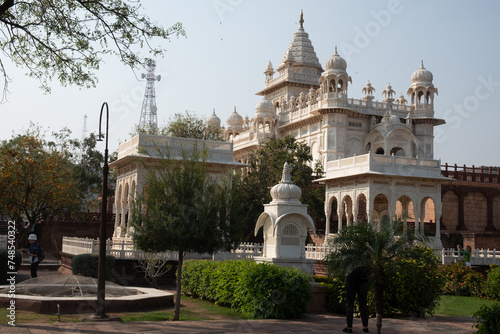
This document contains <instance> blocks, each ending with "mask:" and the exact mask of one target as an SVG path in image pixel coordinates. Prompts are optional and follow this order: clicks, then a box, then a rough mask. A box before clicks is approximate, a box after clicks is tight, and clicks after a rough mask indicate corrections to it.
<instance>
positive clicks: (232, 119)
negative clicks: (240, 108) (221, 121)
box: [226, 107, 243, 130]
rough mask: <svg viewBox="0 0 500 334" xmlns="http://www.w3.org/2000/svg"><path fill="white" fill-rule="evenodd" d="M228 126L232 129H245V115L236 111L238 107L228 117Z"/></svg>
mask: <svg viewBox="0 0 500 334" xmlns="http://www.w3.org/2000/svg"><path fill="white" fill-rule="evenodd" d="M226 127H227V128H228V129H231V130H241V129H243V117H241V115H240V114H238V113H237V112H236V107H234V111H233V113H232V114H231V115H229V117H228V118H227V120H226Z"/></svg>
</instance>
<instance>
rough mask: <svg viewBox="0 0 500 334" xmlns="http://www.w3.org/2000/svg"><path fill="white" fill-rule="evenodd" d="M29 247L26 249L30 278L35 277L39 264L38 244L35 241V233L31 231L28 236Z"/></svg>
mask: <svg viewBox="0 0 500 334" xmlns="http://www.w3.org/2000/svg"><path fill="white" fill-rule="evenodd" d="M28 241H29V243H30V248H29V250H28V255H29V260H30V265H31V278H35V277H37V270H38V265H39V264H40V261H39V259H40V258H39V256H40V244H39V243H38V241H37V237H36V234H34V233H32V234H30V235H29V236H28Z"/></svg>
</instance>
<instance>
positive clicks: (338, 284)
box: [314, 276, 357, 314]
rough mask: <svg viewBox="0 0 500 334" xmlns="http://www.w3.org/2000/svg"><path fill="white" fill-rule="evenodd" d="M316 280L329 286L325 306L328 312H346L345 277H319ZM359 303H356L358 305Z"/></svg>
mask: <svg viewBox="0 0 500 334" xmlns="http://www.w3.org/2000/svg"><path fill="white" fill-rule="evenodd" d="M314 280H315V281H316V282H317V283H318V284H319V285H322V286H326V287H327V288H328V292H327V293H326V305H325V308H326V310H327V311H328V312H332V313H338V314H345V282H344V278H343V277H338V276H336V277H328V278H324V277H321V278H320V277H318V276H315V277H314ZM356 305H357V303H355V307H356Z"/></svg>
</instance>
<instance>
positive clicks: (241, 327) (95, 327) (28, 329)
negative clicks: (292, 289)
mask: <svg viewBox="0 0 500 334" xmlns="http://www.w3.org/2000/svg"><path fill="white" fill-rule="evenodd" d="M472 323H473V322H472V319H471V318H445V317H433V318H428V319H414V320H411V319H384V320H383V326H382V333H384V334H394V333H404V334H416V333H452V334H466V333H467V334H470V333H473V332H474V330H473V329H472ZM344 326H345V318H344V317H341V316H337V315H332V314H313V315H309V316H308V318H307V319H303V320H234V321H218V320H209V321H182V322H172V321H167V322H165V321H162V322H126V323H121V322H118V321H102V320H101V321H89V322H77V323H53V324H29V325H19V326H16V327H12V326H0V332H1V333H2V334H11V333H16V334H17V333H26V334H35V333H36V334H44V333H89V334H90V333H109V334H111V333H144V334H156V333H172V334H173V333H179V334H198V333H207V334H208V333H210V334H212V333H213V334H215V333H339V334H340V333H343V332H342V328H344ZM369 329H370V332H371V333H376V327H375V320H374V319H370V324H369ZM354 333H363V332H362V331H361V322H360V320H359V319H355V321H354Z"/></svg>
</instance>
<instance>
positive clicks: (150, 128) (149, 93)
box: [139, 60, 161, 133]
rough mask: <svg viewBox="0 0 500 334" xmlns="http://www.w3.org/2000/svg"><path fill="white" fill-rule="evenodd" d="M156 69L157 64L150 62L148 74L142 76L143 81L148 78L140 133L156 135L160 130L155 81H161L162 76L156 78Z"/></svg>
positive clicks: (140, 121)
mask: <svg viewBox="0 0 500 334" xmlns="http://www.w3.org/2000/svg"><path fill="white" fill-rule="evenodd" d="M155 67H156V62H155V61H154V60H149V61H148V63H147V69H148V73H146V74H144V73H143V74H142V76H141V77H142V78H143V79H144V78H146V91H145V92H144V101H143V102H142V110H141V118H140V120H139V129H140V131H144V132H152V133H155V132H156V130H157V129H158V119H157V116H156V110H157V108H156V95H155V81H160V80H161V75H157V76H155Z"/></svg>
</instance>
